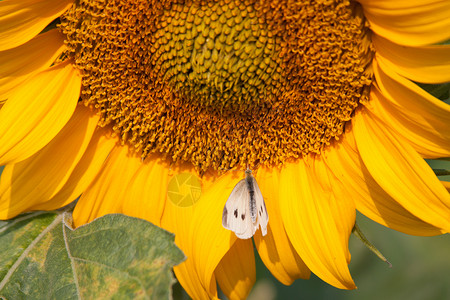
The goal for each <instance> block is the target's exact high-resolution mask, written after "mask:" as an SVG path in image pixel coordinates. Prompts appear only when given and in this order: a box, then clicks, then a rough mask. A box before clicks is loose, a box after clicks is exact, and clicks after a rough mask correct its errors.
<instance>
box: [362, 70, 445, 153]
mask: <svg viewBox="0 0 450 300" xmlns="http://www.w3.org/2000/svg"><path fill="white" fill-rule="evenodd" d="M373 69H374V73H375V78H376V82H377V86H378V88H379V90H377V89H372V93H371V97H372V98H374V99H373V100H374V101H371V102H369V103H367V104H366V106H367V107H368V108H369V109H370V110H371V111H373V112H374V113H375V114H377V115H378V114H380V116H379V117H380V118H386V120H385V122H386V124H387V125H388V126H390V127H392V128H393V130H397V131H398V132H399V133H400V134H402V135H403V136H404V137H405V138H407V139H408V140H409V141H410V142H411V144H412V145H413V147H414V148H415V149H416V150H417V151H419V153H420V154H422V155H423V156H424V157H426V158H437V157H443V156H448V155H449V153H450V150H449V149H450V130H449V129H450V123H449V120H450V118H449V116H450V105H448V104H446V103H444V102H443V101H440V100H439V99H436V98H435V97H433V96H431V95H430V94H428V93H427V92H425V91H424V90H422V89H421V88H419V87H418V86H417V85H415V84H414V83H412V82H411V81H409V80H407V79H405V78H403V77H401V76H399V75H397V74H396V73H395V71H393V70H391V69H390V68H389V67H388V66H387V65H385V64H384V63H383V62H378V61H374V63H373ZM382 108H384V111H382V110H381V109H382ZM388 113H389V114H391V117H389V116H388ZM381 115H382V116H381Z"/></svg>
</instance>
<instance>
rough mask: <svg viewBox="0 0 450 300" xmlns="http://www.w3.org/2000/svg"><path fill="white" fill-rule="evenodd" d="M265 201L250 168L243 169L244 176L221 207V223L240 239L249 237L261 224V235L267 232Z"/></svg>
mask: <svg viewBox="0 0 450 300" xmlns="http://www.w3.org/2000/svg"><path fill="white" fill-rule="evenodd" d="M268 222H269V215H268V214H267V209H266V203H264V198H263V196H262V194H261V191H260V189H259V186H258V183H257V182H256V179H255V177H253V175H252V171H251V170H247V171H245V178H244V179H242V180H241V181H239V182H238V183H237V184H236V186H235V187H234V189H233V191H232V192H231V194H230V196H229V197H228V200H227V203H225V207H224V208H223V213H222V225H223V227H224V228H226V229H229V230H231V231H233V232H234V233H235V234H236V236H237V237H238V238H240V239H249V238H251V237H252V236H253V235H254V234H255V231H256V229H258V227H259V226H261V233H262V235H263V236H264V235H266V234H267V223H268Z"/></svg>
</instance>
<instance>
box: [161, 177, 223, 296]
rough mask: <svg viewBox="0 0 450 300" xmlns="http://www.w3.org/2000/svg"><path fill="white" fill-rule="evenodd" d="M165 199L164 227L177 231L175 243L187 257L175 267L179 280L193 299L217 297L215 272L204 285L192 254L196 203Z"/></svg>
mask: <svg viewBox="0 0 450 300" xmlns="http://www.w3.org/2000/svg"><path fill="white" fill-rule="evenodd" d="M177 174H178V173H177V172H174V174H172V175H177ZM193 174H195V173H193ZM164 201H165V203H166V205H165V208H164V215H163V218H162V220H161V225H162V228H164V229H166V230H168V231H170V232H173V233H175V243H176V245H177V246H178V247H179V248H180V249H181V250H182V251H183V252H184V254H185V255H186V257H187V259H186V260H185V261H184V262H183V263H181V264H180V265H178V266H175V267H174V272H175V275H176V276H177V279H178V281H179V282H180V284H181V285H182V286H183V287H184V289H185V290H186V292H187V293H188V294H189V295H190V296H191V297H192V299H210V298H214V297H217V284H216V279H215V276H214V274H213V276H212V278H211V282H210V285H209V286H207V287H204V286H203V285H202V280H201V279H200V276H199V273H198V271H197V269H196V261H195V259H196V258H195V256H194V255H193V254H192V237H191V235H190V234H191V226H192V223H193V214H194V208H195V205H194V206H183V207H182V206H178V205H175V204H174V203H173V202H172V201H167V200H166V199H164ZM197 259H198V258H197Z"/></svg>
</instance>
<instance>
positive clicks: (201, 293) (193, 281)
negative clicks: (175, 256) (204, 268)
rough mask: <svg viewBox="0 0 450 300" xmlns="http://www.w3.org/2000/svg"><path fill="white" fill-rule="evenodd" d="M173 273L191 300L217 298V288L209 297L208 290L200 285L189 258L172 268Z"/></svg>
mask: <svg viewBox="0 0 450 300" xmlns="http://www.w3.org/2000/svg"><path fill="white" fill-rule="evenodd" d="M177 246H178V247H180V246H179V245H178V244H177ZM180 248H181V247H180ZM181 249H183V248H181ZM173 271H174V272H175V276H176V277H177V279H178V281H179V282H180V284H181V286H182V287H183V288H184V289H185V290H186V292H187V293H188V295H189V296H190V297H191V298H192V299H205V300H209V299H212V298H214V299H215V298H216V297H217V288H216V291H215V293H214V294H213V295H210V294H208V292H207V290H209V289H205V288H204V287H203V286H202V285H201V284H200V280H199V278H198V276H197V273H196V271H195V269H194V266H193V262H192V259H189V257H188V258H187V260H186V261H185V262H183V263H181V264H179V265H178V266H175V267H174V268H173ZM212 282H214V283H215V282H216V279H215V277H214V278H212ZM213 288H214V287H213Z"/></svg>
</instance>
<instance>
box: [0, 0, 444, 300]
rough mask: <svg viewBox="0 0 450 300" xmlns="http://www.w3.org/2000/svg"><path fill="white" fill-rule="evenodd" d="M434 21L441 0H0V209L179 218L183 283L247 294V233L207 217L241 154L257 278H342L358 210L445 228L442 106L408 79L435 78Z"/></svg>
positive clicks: (78, 221)
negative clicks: (259, 225) (251, 206)
mask: <svg viewBox="0 0 450 300" xmlns="http://www.w3.org/2000/svg"><path fill="white" fill-rule="evenodd" d="M448 28H450V2H449V1H445V0H415V1H411V0H398V1H389V0H359V1H346V0H320V1H319V0H317V1H287V0H271V1H259V0H217V1H213V0H202V1H200V0H190V1H188V0H187V1H181V0H164V1H157V0H147V1H145V0H129V1H123V0H110V1H104V0H78V1H74V0H21V1H17V0H3V1H1V2H0V65H1V66H2V68H1V70H0V83H1V85H0V101H1V102H0V103H1V104H0V105H1V106H2V108H1V111H0V120H1V121H0V165H5V168H4V171H3V173H2V175H1V181H0V197H1V198H0V218H1V219H8V218H12V217H14V216H16V215H18V214H20V213H22V212H25V211H31V210H53V209H57V208H60V207H63V206H65V205H67V204H68V203H71V202H73V201H74V200H75V199H77V198H79V199H78V202H77V204H76V206H75V209H74V212H73V218H74V223H75V225H76V226H80V225H82V224H85V223H87V222H90V221H92V220H94V219H95V218H98V217H100V216H102V215H105V214H109V213H124V214H127V215H130V216H135V217H140V218H143V219H146V220H149V221H150V222H152V223H154V224H156V225H158V226H160V227H162V228H165V229H167V230H169V231H171V232H174V233H175V235H176V237H175V242H176V244H177V245H178V246H179V247H180V248H181V249H182V250H183V251H184V253H185V254H186V256H187V260H186V261H185V262H184V263H182V264H181V265H179V266H176V267H175V268H174V271H175V274H176V276H177V278H178V280H179V281H180V283H181V284H182V286H183V287H184V288H185V289H186V291H187V292H188V293H189V295H190V296H191V297H192V298H194V299H205V298H213V297H217V285H219V286H220V288H221V289H222V291H223V292H224V293H225V294H226V295H227V296H228V297H229V298H231V299H235V298H245V297H246V296H247V295H248V293H249V291H250V289H251V287H252V285H253V283H254V281H255V260H254V246H253V243H252V240H251V239H238V238H237V237H236V235H235V234H234V233H233V232H231V231H229V230H226V229H224V228H223V227H222V224H221V221H222V218H221V216H222V210H223V208H224V205H225V202H226V200H227V198H228V196H229V195H230V193H231V191H232V189H233V187H234V186H235V185H236V183H237V182H238V181H239V180H240V179H242V177H243V175H244V172H243V171H244V170H245V168H246V167H249V168H250V169H251V170H252V171H253V174H254V176H255V178H256V180H257V182H258V184H259V187H260V189H261V192H262V195H263V196H264V199H265V203H266V206H267V211H268V214H269V216H270V221H269V224H268V228H267V234H266V235H265V236H262V234H261V231H259V230H257V231H256V233H255V235H254V237H253V240H254V244H255V247H256V250H257V251H258V253H259V255H260V257H261V259H262V261H263V262H264V264H265V265H266V266H267V268H268V269H269V270H270V271H271V273H272V274H273V275H274V276H275V277H276V278H277V279H278V280H279V281H280V282H282V283H283V284H286V285H289V284H291V283H292V282H293V281H294V280H295V279H298V278H304V279H307V278H309V276H310V273H311V272H313V273H314V274H316V275H317V276H318V277H320V278H321V279H322V280H324V281H326V282H327V283H329V284H331V285H333V286H335V287H337V288H341V289H353V288H355V284H354V282H353V280H352V278H351V275H350V272H349V269H348V264H349V262H350V253H349V249H348V239H349V236H350V234H351V231H352V228H353V226H354V224H355V213H356V210H358V211H360V212H361V213H363V214H364V215H366V216H367V217H369V218H371V219H372V220H374V221H376V222H378V223H380V224H382V225H384V226H387V227H389V228H392V229H395V230H398V231H401V232H404V233H407V234H412V235H421V236H432V235H438V234H442V233H445V232H449V231H450V195H449V192H448V190H447V189H448V188H449V184H448V183H443V182H440V181H439V179H438V178H437V177H436V176H435V174H434V173H433V171H432V169H431V168H430V167H429V166H428V165H427V163H426V162H425V160H424V159H425V158H426V159H436V158H442V157H449V156H450V130H449V124H450V106H449V105H447V104H445V103H444V102H442V101H440V100H438V99H436V98H435V97H433V96H431V95H430V94H428V93H427V92H425V91H424V90H423V89H421V88H420V87H419V86H418V85H417V84H416V83H415V82H421V83H444V82H449V81H450V46H449V45H443V44H439V43H442V42H443V41H446V40H448V39H449V38H450V31H449V30H448ZM230 169H235V170H240V171H237V172H234V171H227V170H230ZM446 187H447V189H446Z"/></svg>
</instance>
